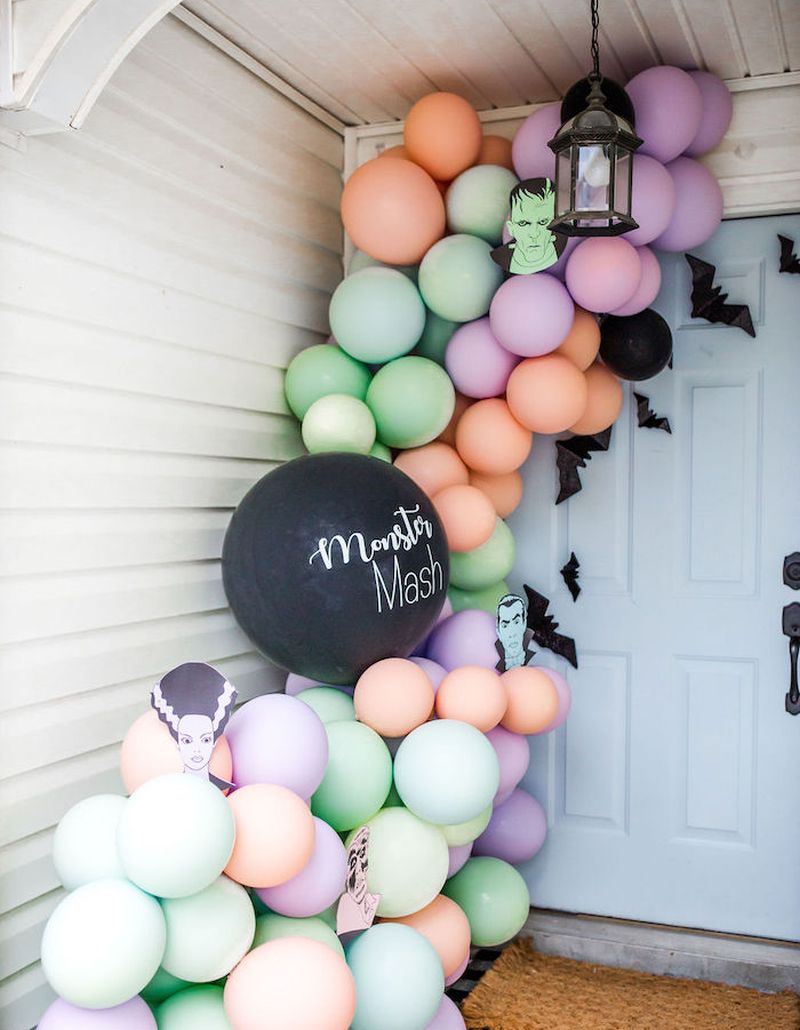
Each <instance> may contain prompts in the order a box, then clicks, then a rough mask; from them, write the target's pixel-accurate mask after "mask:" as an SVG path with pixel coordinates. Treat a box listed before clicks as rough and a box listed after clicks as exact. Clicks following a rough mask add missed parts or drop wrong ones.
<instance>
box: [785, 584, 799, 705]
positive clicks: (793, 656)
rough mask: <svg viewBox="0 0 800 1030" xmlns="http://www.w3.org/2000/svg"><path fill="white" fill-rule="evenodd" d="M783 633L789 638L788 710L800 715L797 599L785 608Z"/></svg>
mask: <svg viewBox="0 0 800 1030" xmlns="http://www.w3.org/2000/svg"><path fill="white" fill-rule="evenodd" d="M783 633H784V636H787V637H788V638H789V693H788V694H787V695H786V711H787V712H788V713H789V715H800V688H798V684H797V659H798V655H800V603H798V602H797V601H795V602H794V603H793V604H787V605H786V607H785V608H784V609H783Z"/></svg>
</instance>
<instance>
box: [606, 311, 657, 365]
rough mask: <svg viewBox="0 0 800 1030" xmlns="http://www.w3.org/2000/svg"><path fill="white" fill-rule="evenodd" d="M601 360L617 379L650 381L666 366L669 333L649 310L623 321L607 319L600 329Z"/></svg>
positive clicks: (629, 316) (610, 317)
mask: <svg viewBox="0 0 800 1030" xmlns="http://www.w3.org/2000/svg"><path fill="white" fill-rule="evenodd" d="M600 357H601V358H602V359H603V361H604V362H605V364H606V365H608V367H609V368H610V369H611V371H612V372H613V373H614V374H615V375H618V376H619V377H620V379H632V380H633V381H634V382H638V381H639V380H641V379H650V378H651V377H652V376H654V375H658V373H659V372H660V371H661V369H662V368H665V367H666V366H667V365H668V364H669V359H670V358H671V357H672V333H671V332H670V330H669V326H668V325H667V323H666V322H665V321H664V319H663V318H662V317H661V315H659V314H658V312H657V311H653V309H652V308H646V309H645V310H644V311H640V312H639V313H638V314H637V315H628V316H627V317H625V318H623V317H621V316H619V315H608V316H607V317H606V318H604V319H603V323H602V325H601V326H600Z"/></svg>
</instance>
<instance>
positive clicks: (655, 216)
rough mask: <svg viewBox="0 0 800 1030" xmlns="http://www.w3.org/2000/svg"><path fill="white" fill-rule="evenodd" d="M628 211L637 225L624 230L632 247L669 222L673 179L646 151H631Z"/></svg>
mask: <svg viewBox="0 0 800 1030" xmlns="http://www.w3.org/2000/svg"><path fill="white" fill-rule="evenodd" d="M632 183H633V192H632V195H631V215H632V216H633V218H634V220H635V221H636V222H638V223H639V228H638V229H632V230H631V231H630V232H626V233H625V240H626V242H627V243H630V244H631V246H633V247H641V246H642V245H643V244H645V243H649V242H650V241H651V240H654V239H655V238H656V236H658V235H660V233H662V232H663V231H664V230H665V229H666V227H667V226H668V225H669V220H670V218H672V214H673V212H674V210H675V183H674V181H673V179H672V176H671V175H670V174H669V172H668V171H667V169H666V168H665V167H664V165H662V164H661V162H660V161H656V159H655V158H654V157H648V156H647V154H634V155H633V177H632Z"/></svg>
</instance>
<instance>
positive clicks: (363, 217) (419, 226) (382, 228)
mask: <svg viewBox="0 0 800 1030" xmlns="http://www.w3.org/2000/svg"><path fill="white" fill-rule="evenodd" d="M341 208H342V222H343V223H344V227H345V229H346V230H347V231H348V233H349V234H350V238H351V239H352V241H353V243H354V244H355V245H356V246H357V247H358V248H359V250H363V251H364V253H365V254H369V256H370V257H373V258H376V259H377V260H378V261H385V262H387V263H388V264H390V265H415V264H416V263H417V262H418V261H420V260H421V259H422V256H423V255H424V254H425V252H426V251H427V250H428V249H429V248H430V247H431V246H432V245H433V244H434V243H435V242H436V241H437V240H439V239H441V237H442V236H443V235H444V230H445V210H444V201H443V200H442V195H441V193H440V192H439V189H438V187H437V186H436V183H435V182H434V181H433V179H431V177H430V176H429V175H428V174H427V172H424V171H423V170H422V169H421V168H420V167H418V166H417V165H415V164H413V163H412V162H411V161H404V160H403V159H402V158H397V157H375V158H373V159H372V160H371V161H367V163H366V164H363V165H361V167H360V168H357V169H356V171H354V172H353V174H352V175H351V176H350V178H349V179H348V180H347V183H346V184H345V187H344V190H343V192H342V203H341Z"/></svg>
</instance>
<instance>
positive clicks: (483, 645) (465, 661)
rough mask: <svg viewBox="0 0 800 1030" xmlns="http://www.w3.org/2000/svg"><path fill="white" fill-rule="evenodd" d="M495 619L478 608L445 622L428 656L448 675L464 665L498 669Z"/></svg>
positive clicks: (434, 634) (438, 628) (429, 647)
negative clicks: (496, 667)
mask: <svg viewBox="0 0 800 1030" xmlns="http://www.w3.org/2000/svg"><path fill="white" fill-rule="evenodd" d="M496 640H497V628H496V625H495V618H494V616H493V615H490V614H489V612H483V611H480V610H479V609H478V608H466V609H465V610H464V611H462V612H456V614H455V615H451V616H450V617H449V618H447V619H445V620H444V622H443V623H441V625H439V626H437V627H436V629H435V630H434V631H433V633H432V634H431V636H430V642H429V644H428V651H427V657H428V658H430V659H431V660H432V661H434V662H437V663H438V664H439V665H441V666H442V668H444V669H446V670H447V671H448V672H452V671H453V669H457V668H459V666H461V665H481V666H483V668H484V669H494V667H495V666H496V665H497V662H498V660H499V655H498V653H497V648H496V647H495V641H496Z"/></svg>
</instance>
